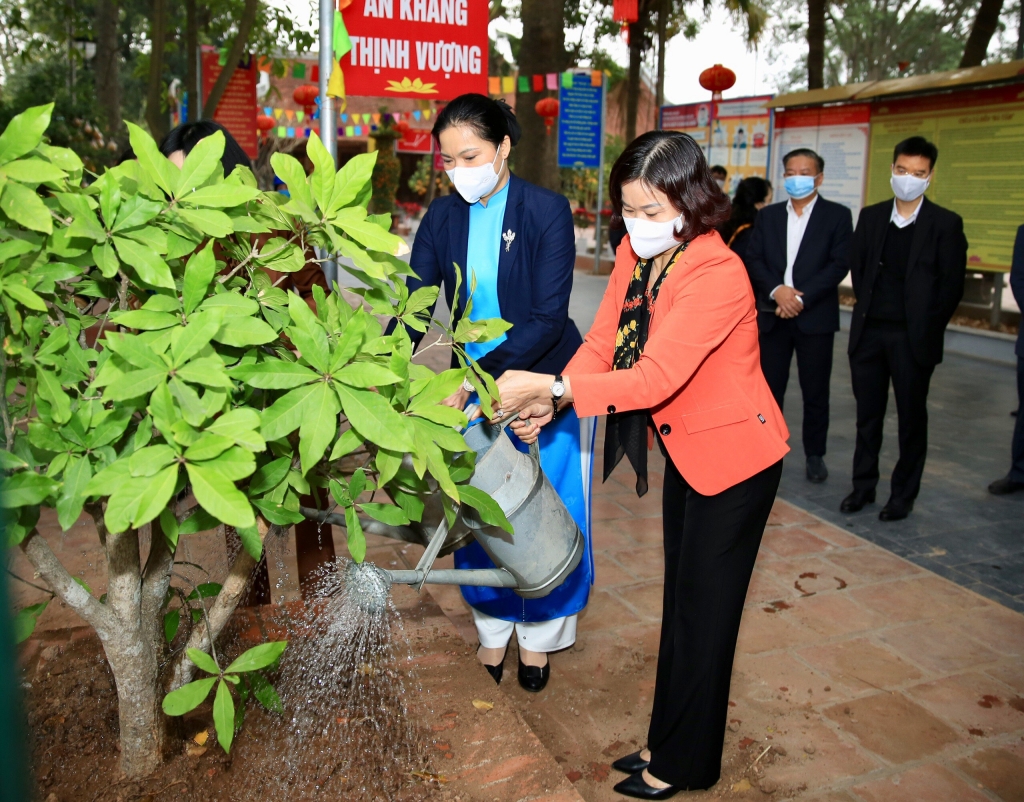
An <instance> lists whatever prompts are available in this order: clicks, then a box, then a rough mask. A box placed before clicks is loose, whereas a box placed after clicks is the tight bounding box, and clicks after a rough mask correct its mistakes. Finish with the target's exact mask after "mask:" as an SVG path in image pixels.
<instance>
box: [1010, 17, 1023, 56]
mask: <svg viewBox="0 0 1024 802" xmlns="http://www.w3.org/2000/svg"><path fill="white" fill-rule="evenodd" d="M1013 57H1014V58H1015V59H1017V60H1018V61H1020V60H1021V59H1022V58H1024V3H1021V4H1020V18H1019V19H1018V20H1017V52H1016V53H1014V54H1013Z"/></svg>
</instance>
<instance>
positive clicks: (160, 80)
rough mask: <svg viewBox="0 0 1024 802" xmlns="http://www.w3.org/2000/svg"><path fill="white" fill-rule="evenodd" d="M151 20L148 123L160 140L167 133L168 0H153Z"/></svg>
mask: <svg viewBox="0 0 1024 802" xmlns="http://www.w3.org/2000/svg"><path fill="white" fill-rule="evenodd" d="M151 9H152V11H151V14H150V20H149V41H150V43H151V45H152V49H151V50H150V53H149V82H148V84H147V88H146V124H147V125H148V126H149V133H150V134H151V135H152V136H153V139H155V140H157V142H159V141H160V140H161V139H162V138H163V136H164V134H166V133H167V114H166V113H165V112H164V109H163V99H164V44H165V42H166V40H167V0H153V3H152V6H151Z"/></svg>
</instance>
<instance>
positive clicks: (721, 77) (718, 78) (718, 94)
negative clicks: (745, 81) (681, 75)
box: [699, 64, 736, 101]
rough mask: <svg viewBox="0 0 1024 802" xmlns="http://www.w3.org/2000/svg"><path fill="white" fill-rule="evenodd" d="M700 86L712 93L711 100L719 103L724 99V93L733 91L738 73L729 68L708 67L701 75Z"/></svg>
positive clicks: (718, 65) (717, 65)
mask: <svg viewBox="0 0 1024 802" xmlns="http://www.w3.org/2000/svg"><path fill="white" fill-rule="evenodd" d="M699 80H700V85H701V86H703V87H704V88H705V89H707V90H708V91H709V92H710V93H711V99H712V100H713V101H718V100H721V99H722V92H725V91H726V90H728V89H732V87H733V85H734V84H735V83H736V73H734V72H733V71H732V70H730V69H729V68H728V67H723V66H722V65H721V64H716V65H715V66H713V67H708V68H707V69H706V70H704V72H702V73H701V74H700V79H699Z"/></svg>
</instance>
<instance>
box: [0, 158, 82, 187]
mask: <svg viewBox="0 0 1024 802" xmlns="http://www.w3.org/2000/svg"><path fill="white" fill-rule="evenodd" d="M4 172H5V173H6V174H7V177H8V178H13V179H14V180H15V181H20V182H21V183H23V184H28V185H30V186H33V187H34V186H38V185H39V184H44V183H54V184H56V183H60V182H62V181H63V180H64V179H65V178H67V173H65V172H64V171H63V170H61V169H60V168H59V167H57V166H56V165H55V164H50V162H47V161H43V160H42V159H19V160H18V161H14V162H10V163H9V164H8V165H7V166H6V167H4Z"/></svg>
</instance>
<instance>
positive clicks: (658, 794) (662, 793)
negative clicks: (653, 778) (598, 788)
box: [614, 771, 683, 799]
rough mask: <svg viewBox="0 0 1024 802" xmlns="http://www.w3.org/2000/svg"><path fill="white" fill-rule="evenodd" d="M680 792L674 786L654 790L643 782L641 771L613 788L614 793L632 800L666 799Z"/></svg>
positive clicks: (679, 789) (680, 789)
mask: <svg viewBox="0 0 1024 802" xmlns="http://www.w3.org/2000/svg"><path fill="white" fill-rule="evenodd" d="M682 790H683V789H682V788H677V787H676V786H674V785H670V786H668V787H667V788H655V787H654V786H653V785H648V784H647V783H646V781H645V780H644V773H643V771H638V772H637V773H636V774H631V775H630V776H629V777H627V778H626V779H624V780H623V781H622V782H620V783H619V784H618V785H616V786H615V788H614V791H615V793H617V794H622V795H623V796H630V797H633V799H668V798H669V797H671V796H675V795H676V794H678V793H679V792H680V791H682Z"/></svg>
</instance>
